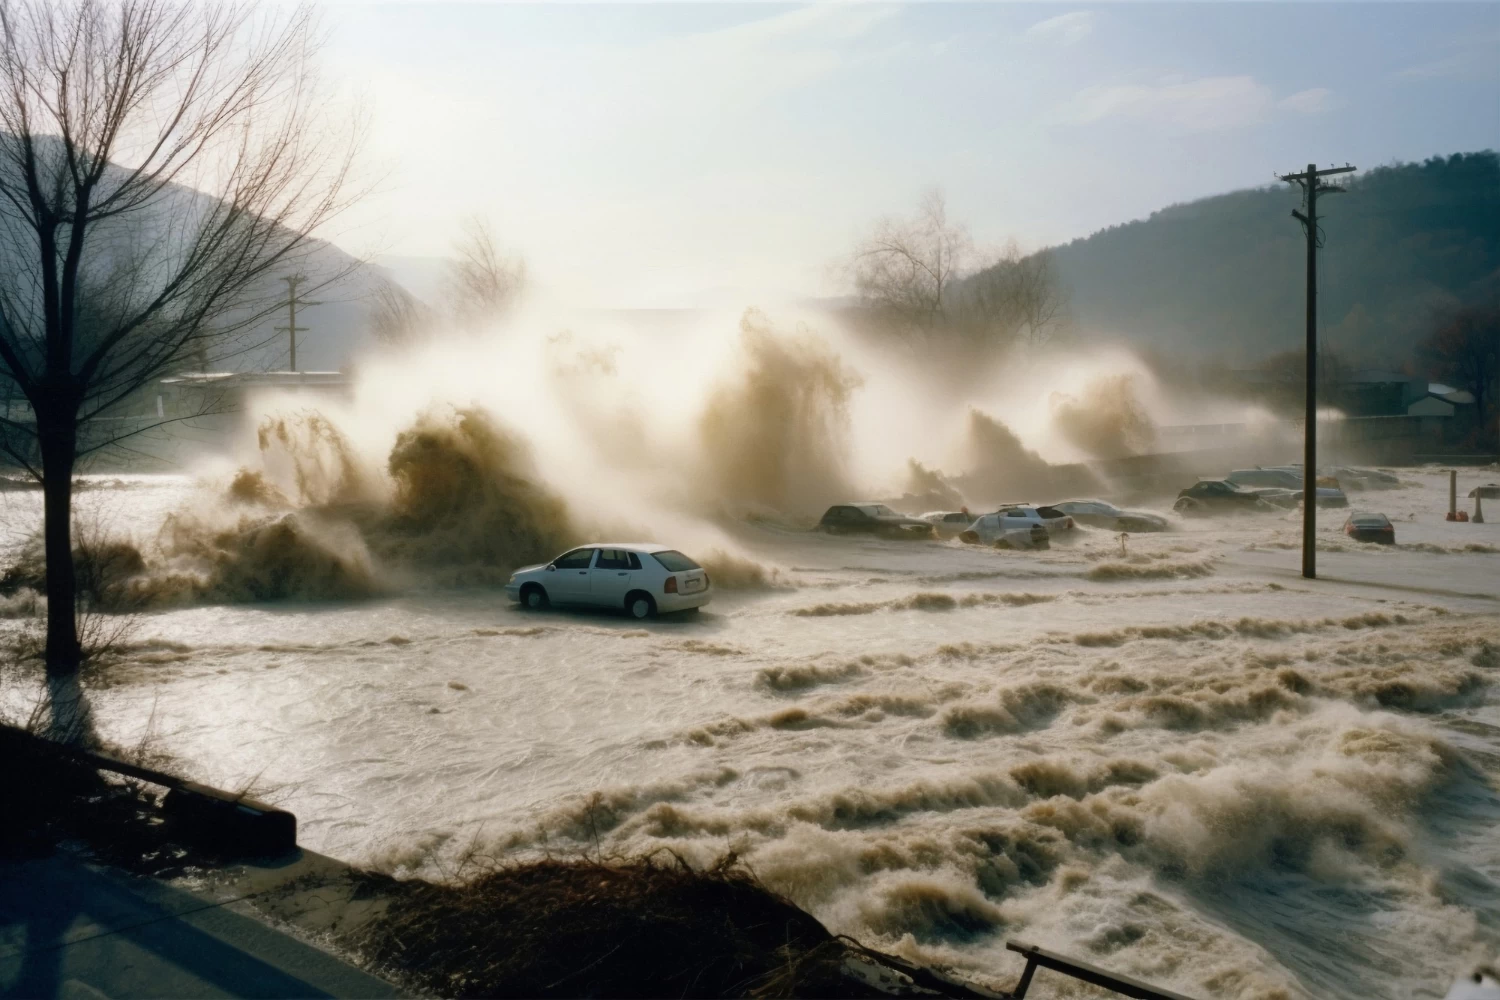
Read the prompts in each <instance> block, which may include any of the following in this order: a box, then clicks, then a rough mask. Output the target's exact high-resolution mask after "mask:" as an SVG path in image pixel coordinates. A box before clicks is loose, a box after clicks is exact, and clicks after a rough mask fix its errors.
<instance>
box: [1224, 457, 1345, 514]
mask: <svg viewBox="0 0 1500 1000" xmlns="http://www.w3.org/2000/svg"><path fill="white" fill-rule="evenodd" d="M1224 480H1225V482H1229V483H1233V484H1234V485H1236V486H1240V487H1244V488H1249V489H1283V490H1291V491H1293V492H1294V493H1296V494H1297V499H1298V500H1301V499H1302V493H1303V485H1302V468H1301V466H1295V467H1294V466H1277V467H1271V468H1264V467H1259V466H1257V467H1256V468H1254V469H1235V470H1234V471H1233V472H1231V473H1230V474H1229V475H1227V476H1225V477H1224ZM1314 489H1315V490H1316V491H1317V497H1318V506H1319V507H1347V506H1349V498H1348V497H1347V496H1345V494H1344V491H1343V489H1341V488H1340V487H1339V481H1338V480H1337V479H1335V478H1334V477H1333V476H1319V477H1318V478H1317V481H1316V483H1315V484H1314Z"/></svg>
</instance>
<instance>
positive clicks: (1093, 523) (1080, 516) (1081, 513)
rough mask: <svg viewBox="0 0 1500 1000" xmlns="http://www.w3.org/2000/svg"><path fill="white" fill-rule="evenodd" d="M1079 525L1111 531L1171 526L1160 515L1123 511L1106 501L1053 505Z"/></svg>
mask: <svg viewBox="0 0 1500 1000" xmlns="http://www.w3.org/2000/svg"><path fill="white" fill-rule="evenodd" d="M1051 506H1052V509H1053V510H1056V511H1061V512H1062V513H1064V514H1066V515H1068V516H1069V517H1071V518H1072V519H1073V520H1075V521H1077V522H1078V523H1079V524H1086V525H1088V526H1090V527H1093V528H1108V529H1109V530H1111V531H1166V530H1167V529H1168V528H1169V527H1171V524H1170V523H1169V522H1168V521H1167V519H1166V518H1164V517H1162V516H1161V515H1160V514H1153V513H1151V512H1150V511H1145V510H1121V509H1120V508H1119V507H1116V506H1115V505H1114V504H1112V503H1109V502H1107V501H1104V500H1064V501H1062V502H1061V503H1055V504H1052V505H1051Z"/></svg>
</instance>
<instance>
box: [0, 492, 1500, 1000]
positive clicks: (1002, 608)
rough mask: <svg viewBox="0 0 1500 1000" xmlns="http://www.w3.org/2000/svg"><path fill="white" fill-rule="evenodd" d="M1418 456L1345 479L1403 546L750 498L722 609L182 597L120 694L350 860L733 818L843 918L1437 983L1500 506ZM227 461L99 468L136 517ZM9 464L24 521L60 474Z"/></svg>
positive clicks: (1140, 967)
mask: <svg viewBox="0 0 1500 1000" xmlns="http://www.w3.org/2000/svg"><path fill="white" fill-rule="evenodd" d="M1401 476H1402V478H1403V480H1405V481H1406V482H1407V483H1408V485H1407V486H1406V487H1405V488H1402V489H1397V490H1391V491H1383V492H1372V493H1366V494H1354V502H1355V505H1356V506H1357V507H1362V508H1364V507H1367V508H1369V509H1376V510H1382V511H1384V512H1386V513H1387V514H1389V515H1390V516H1391V519H1392V520H1393V521H1394V522H1395V524H1396V532H1397V539H1398V542H1399V544H1398V545H1396V546H1395V547H1393V548H1392V547H1379V546H1374V545H1363V544H1358V543H1354V542H1351V541H1348V540H1347V539H1346V538H1345V537H1344V536H1343V535H1342V533H1341V531H1340V528H1341V526H1342V523H1343V519H1344V517H1345V514H1346V512H1343V511H1326V512H1324V513H1323V514H1322V516H1321V522H1320V553H1319V560H1320V569H1321V572H1322V578H1321V579H1320V580H1318V581H1316V582H1309V581H1305V580H1303V579H1301V578H1300V576H1299V575H1298V566H1299V553H1298V551H1297V547H1298V533H1299V527H1300V525H1299V522H1298V518H1299V517H1300V515H1298V514H1295V513H1293V514H1289V515H1281V514H1270V515H1252V516H1242V517H1228V516H1224V517H1212V518H1203V519H1194V520H1182V521H1178V522H1176V528H1177V530H1174V531H1171V532H1166V533H1162V534H1156V535H1136V536H1133V537H1131V538H1129V539H1128V542H1127V544H1126V548H1125V551H1124V553H1123V554H1122V553H1121V548H1120V542H1119V541H1118V540H1117V539H1116V538H1115V537H1114V536H1113V535H1112V534H1110V533H1108V532H1104V531H1091V530H1087V529H1084V530H1080V531H1079V532H1078V533H1077V536H1078V537H1076V538H1074V539H1072V540H1070V541H1066V542H1063V543H1061V544H1058V545H1056V546H1055V547H1054V548H1053V549H1052V550H1051V551H1048V552H1040V553H1027V552H1002V551H995V550H982V549H978V548H972V547H967V546H963V545H961V544H959V543H956V542H955V543H938V542H919V543H900V542H883V541H875V540H863V539H857V538H832V537H828V536H824V535H818V534H810V533H806V532H802V531H796V530H792V529H791V528H789V527H785V526H782V527H775V526H754V525H743V526H738V527H733V526H732V527H728V528H725V529H723V530H724V531H726V532H727V534H728V537H729V538H730V540H731V542H732V546H733V550H734V552H735V554H736V557H737V558H738V559H741V560H743V561H744V562H743V564H735V565H736V566H738V567H739V570H740V572H738V573H728V572H726V575H725V576H724V577H723V578H722V579H721V581H720V582H721V583H723V584H736V583H738V584H742V586H740V587H736V588H732V589H731V588H727V587H726V588H725V589H721V591H720V592H719V593H718V594H717V596H716V597H715V599H714V601H713V603H712V604H711V605H709V607H707V608H706V609H704V611H703V612H702V613H701V614H698V615H696V616H694V617H689V618H682V619H677V620H674V619H671V618H667V619H662V620H658V621H648V622H645V623H640V622H635V621H632V620H627V619H626V618H624V617H623V616H619V615H614V614H607V613H602V612H583V613H575V612H565V611H548V612H542V613H528V612H525V611H522V610H520V609H519V608H517V607H515V606H512V605H510V604H508V603H507V602H506V601H505V600H504V598H503V596H502V595H501V593H500V592H499V590H498V588H497V587H496V586H494V584H493V583H492V582H487V583H486V584H485V585H479V586H467V587H457V586H430V585H413V586H411V587H405V588H401V587H398V588H395V589H393V590H391V591H388V592H384V593H379V594H375V595H373V596H369V597H366V598H363V599H349V600H342V601H336V602H326V601H325V602H309V601H279V602H264V603H256V602H253V601H250V602H247V601H238V602H233V603H214V602H213V601H212V600H210V599H207V598H204V599H193V600H185V601H183V602H179V603H178V604H176V605H171V606H167V607H165V608H164V609H162V610H154V611H150V612H147V613H146V614H144V615H143V616H142V619H141V621H140V622H139V625H138V627H137V629H136V631H135V633H134V634H133V636H132V638H131V645H130V646H129V648H128V649H127V650H126V651H125V653H124V654H123V656H122V660H121V662H119V663H118V664H116V665H115V666H113V667H112V668H111V669H110V671H109V674H108V678H107V683H100V684H99V685H97V686H96V687H95V689H94V690H93V692H92V699H93V704H94V707H95V710H96V713H97V717H98V724H99V727H100V729H101V730H102V731H103V733H104V734H105V735H106V736H107V737H109V738H111V739H113V740H115V741H117V742H120V743H126V744H129V743H134V742H135V741H137V740H138V739H139V738H140V737H141V735H142V733H143V732H144V731H145V730H146V727H147V724H148V720H153V721H152V725H153V726H154V730H155V732H156V733H157V734H158V735H157V739H158V742H159V746H160V749H162V750H164V751H166V752H167V753H170V754H171V755H173V756H175V757H176V758H178V759H179V760H181V761H183V762H184V766H185V768H186V769H188V770H189V771H191V773H192V775H193V776H194V777H196V778H199V779H202V780H206V781H209V782H212V783H214V784H216V785H220V786H225V787H230V788H240V787H250V788H252V789H253V790H255V791H256V792H257V793H258V794H260V795H261V796H263V797H264V798H267V799H270V800H272V801H275V802H278V803H280V804H282V805H284V806H285V807H287V808H289V809H291V810H293V811H294V812H295V813H296V814H297V816H298V819H299V822H300V830H301V838H302V840H303V842H304V844H305V845H306V846H308V847H310V848H312V849H314V850H318V851H322V852H325V853H328V854H332V855H335V856H338V857H341V858H345V859H348V860H349V861H353V862H358V863H362V864H370V865H379V866H383V867H386V868H388V869H392V870H396V871H408V872H415V871H430V870H437V868H438V866H439V865H441V864H442V863H443V862H444V861H445V860H447V859H451V858H453V857H455V856H457V855H459V854H461V853H462V852H464V851H465V850H467V849H469V848H471V847H473V846H475V845H477V846H479V847H480V848H481V849H482V850H484V851H486V852H488V853H490V854H492V855H496V856H511V857H517V858H520V857H526V856H528V855H534V854H536V853H538V852H541V851H552V852H571V851H578V850H587V851H590V852H592V851H595V850H599V851H603V852H606V853H607V852H641V851H649V850H652V849H654V848H658V847H669V848H671V849H673V850H675V851H677V852H679V853H681V854H682V855H684V856H685V857H687V858H690V859H693V860H696V861H705V862H706V861H709V860H711V859H714V858H716V857H718V856H720V855H722V854H723V853H725V852H727V851H731V850H733V851H736V852H738V853H739V855H740V856H741V857H743V858H744V859H746V861H747V862H748V863H749V864H750V865H751V866H752V867H753V868H754V870H755V871H756V872H758V873H759V874H760V875H761V876H762V878H764V880H765V881H766V882H767V883H768V884H770V885H771V886H773V887H774V888H776V889H777V890H780V891H781V892H783V893H785V894H786V895H788V896H790V897H791V898H792V899H793V900H795V901H796V902H797V903H799V904H800V905H802V906H804V907H805V908H807V909H808V910H810V911H811V912H812V913H814V914H816V915H817V916H818V917H819V918H820V919H821V920H822V921H823V922H824V923H825V924H827V925H828V926H829V927H830V929H832V930H834V931H836V932H843V933H848V934H852V935H855V936H857V937H859V938H860V939H861V940H864V941H866V942H868V943H870V944H873V945H876V946H878V947H882V948H886V949H892V950H895V951H897V952H900V953H902V954H905V955H908V956H911V957H913V958H918V959H922V960H926V961H936V962H943V963H948V964H950V965H953V966H956V967H959V968H961V969H965V970H968V971H970V972H972V973H974V974H976V975H978V976H980V977H981V978H986V979H988V980H989V981H991V982H993V983H994V984H996V985H1002V986H1003V985H1008V984H1010V983H1012V982H1013V981H1014V977H1015V975H1016V974H1017V973H1018V972H1019V966H1020V963H1019V962H1018V961H1016V960H1015V957H1014V956H1013V955H1010V954H1009V953H1007V952H1006V951H1005V950H1004V942H1005V941H1006V940H1007V939H1016V938H1019V939H1022V940H1025V941H1029V942H1034V943H1037V944H1041V945H1044V946H1048V947H1052V948H1055V949H1058V950H1061V951H1064V952H1067V953H1071V954H1074V955H1077V956H1079V957H1081V958H1084V959H1086V960H1088V961H1091V962H1094V963H1097V964H1101V965H1104V966H1106V967H1110V968H1113V969H1118V970H1121V971H1124V972H1128V973H1131V974H1135V975H1138V976H1141V977H1144V978H1146V979H1148V980H1151V981H1154V982H1157V983H1160V984H1162V985H1164V986H1167V987H1170V988H1173V989H1177V990H1180V991H1183V992H1185V993H1188V994H1190V995H1193V996H1199V997H1215V998H1251V997H1320V998H1322V997H1347V998H1368V997H1382V998H1393V1000H1394V998H1398V997H1400V998H1406V997H1439V996H1442V995H1443V993H1444V992H1446V990H1447V988H1448V986H1449V985H1450V983H1451V982H1452V980H1453V977H1454V976H1455V975H1456V974H1457V973H1458V972H1460V971H1462V970H1463V969H1464V966H1465V963H1466V962H1468V961H1471V960H1473V959H1476V958H1492V957H1493V956H1494V955H1495V954H1496V953H1497V950H1500V792H1497V788H1500V604H1497V590H1500V523H1493V524H1485V525H1472V524H1450V523H1445V522H1444V521H1443V520H1442V512H1443V510H1444V509H1445V508H1446V503H1447V497H1446V490H1447V480H1446V476H1445V475H1440V474H1438V473H1437V472H1435V471H1422V470H1402V471H1401ZM1469 478H1471V479H1473V477H1469ZM1474 481H1475V482H1477V481H1478V480H1477V479H1475V480H1474ZM1486 481H1487V480H1486ZM206 488H207V487H205V486H203V485H202V484H201V483H200V482H199V481H198V480H195V479H191V478H186V477H134V478H127V479H121V480H116V481H111V482H109V483H107V484H103V488H100V489H96V490H91V491H87V492H86V494H85V497H86V499H87V500H88V502H90V503H97V504H98V506H99V509H101V510H105V511H108V512H109V516H110V517H111V518H112V519H113V523H114V524H116V525H117V526H124V527H127V528H131V529H133V530H136V531H137V532H138V533H149V532H150V531H152V530H154V526H155V525H158V524H160V523H161V522H162V521H163V519H164V518H165V517H167V515H169V514H170V513H171V512H172V511H174V510H178V509H181V508H183V507H185V506H190V505H191V504H192V503H193V502H194V497H195V495H196V494H197V492H198V491H200V490H203V489H206ZM0 502H3V503H4V511H5V523H6V527H7V529H8V530H9V531H10V533H11V534H12V536H13V537H19V536H20V535H21V534H24V532H25V531H27V530H30V528H31V527H32V526H34V523H35V517H36V509H37V507H38V505H39V497H37V496H36V495H35V494H32V493H24V492H13V493H10V494H7V495H6V496H5V497H4V498H3V501H0ZM1168 503H1169V498H1158V499H1157V501H1156V503H1155V504H1154V506H1156V507H1158V508H1165V507H1166V506H1167V505H1168ZM1465 503H1467V504H1470V505H1471V504H1472V501H1465ZM1412 515H1415V519H1412ZM1494 518H1495V521H1496V522H1500V505H1497V509H1496V510H1495V511H1494ZM655 540H657V541H661V542H663V543H667V544H673V545H679V544H680V545H681V547H683V548H685V549H688V550H689V552H690V554H692V551H691V546H690V545H688V544H687V543H679V541H678V540H677V539H675V538H672V537H660V538H658V539H655ZM752 564H753V565H754V566H755V567H757V569H756V571H755V572H748V571H745V566H749V565H752ZM13 613H14V614H15V615H17V616H18V617H12V618H9V619H6V620H5V621H4V622H3V625H4V627H5V628H7V629H9V630H12V631H15V630H19V629H22V628H24V627H27V626H26V619H25V618H24V616H22V612H21V611H20V610H14V612H13ZM7 676H9V675H7ZM6 684H7V687H6V691H5V698H6V699H7V702H8V705H9V707H10V709H11V710H13V711H14V710H15V707H16V706H17V705H18V704H20V703H21V702H23V701H24V699H25V698H26V697H27V689H25V687H24V685H19V684H18V682H16V681H15V680H14V679H13V678H12V679H10V680H7V681H6ZM1046 978H1047V977H1043V980H1041V981H1039V983H1038V987H1039V988H1040V987H1043V986H1045V987H1047V989H1054V990H1055V989H1060V988H1061V987H1060V986H1058V985H1057V984H1049V983H1048V982H1046ZM1039 995H1042V996H1046V995H1065V994H1049V993H1047V992H1046V990H1042V991H1041V992H1040V994H1039Z"/></svg>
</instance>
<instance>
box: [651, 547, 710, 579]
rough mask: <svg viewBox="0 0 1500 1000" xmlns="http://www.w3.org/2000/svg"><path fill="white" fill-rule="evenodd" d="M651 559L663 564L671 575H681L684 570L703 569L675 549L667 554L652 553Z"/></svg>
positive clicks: (666, 552) (668, 550)
mask: <svg viewBox="0 0 1500 1000" xmlns="http://www.w3.org/2000/svg"><path fill="white" fill-rule="evenodd" d="M651 558H652V559H655V560H656V561H657V562H659V563H661V564H662V566H664V567H665V568H666V570H667V572H669V573H681V572H682V571H683V570H689V569H702V568H703V567H702V566H699V565H698V564H697V563H695V562H693V561H692V560H691V559H689V558H688V557H687V556H685V555H683V554H682V553H681V552H678V551H676V550H675V549H667V550H666V551H665V552H653V553H651Z"/></svg>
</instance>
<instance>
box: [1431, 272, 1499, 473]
mask: <svg viewBox="0 0 1500 1000" xmlns="http://www.w3.org/2000/svg"><path fill="white" fill-rule="evenodd" d="M1417 353H1418V356H1419V357H1420V358H1421V359H1422V360H1423V361H1425V362H1426V363H1427V365H1428V368H1429V370H1430V371H1431V372H1432V374H1433V375H1435V376H1436V377H1438V378H1440V379H1443V380H1444V381H1446V382H1451V383H1452V384H1453V386H1454V387H1455V388H1458V389H1466V390H1468V391H1469V392H1470V393H1472V394H1473V396H1474V413H1475V416H1476V417H1477V419H1478V425H1477V435H1478V437H1479V439H1480V440H1479V441H1478V442H1476V443H1477V444H1480V445H1481V447H1482V446H1483V442H1484V439H1485V437H1486V436H1487V434H1488V432H1487V428H1488V427H1489V413H1490V410H1491V409H1493V408H1494V398H1495V394H1496V392H1500V301H1492V302H1489V303H1484V304H1475V305H1469V306H1465V307H1463V308H1460V309H1455V310H1453V311H1451V312H1449V313H1448V314H1447V315H1446V316H1443V317H1442V318H1441V319H1440V321H1439V322H1438V323H1437V325H1436V328H1435V329H1434V330H1433V331H1432V332H1431V333H1430V334H1428V335H1427V337H1426V339H1425V340H1423V341H1422V343H1421V344H1420V345H1419V346H1418V348H1417Z"/></svg>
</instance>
